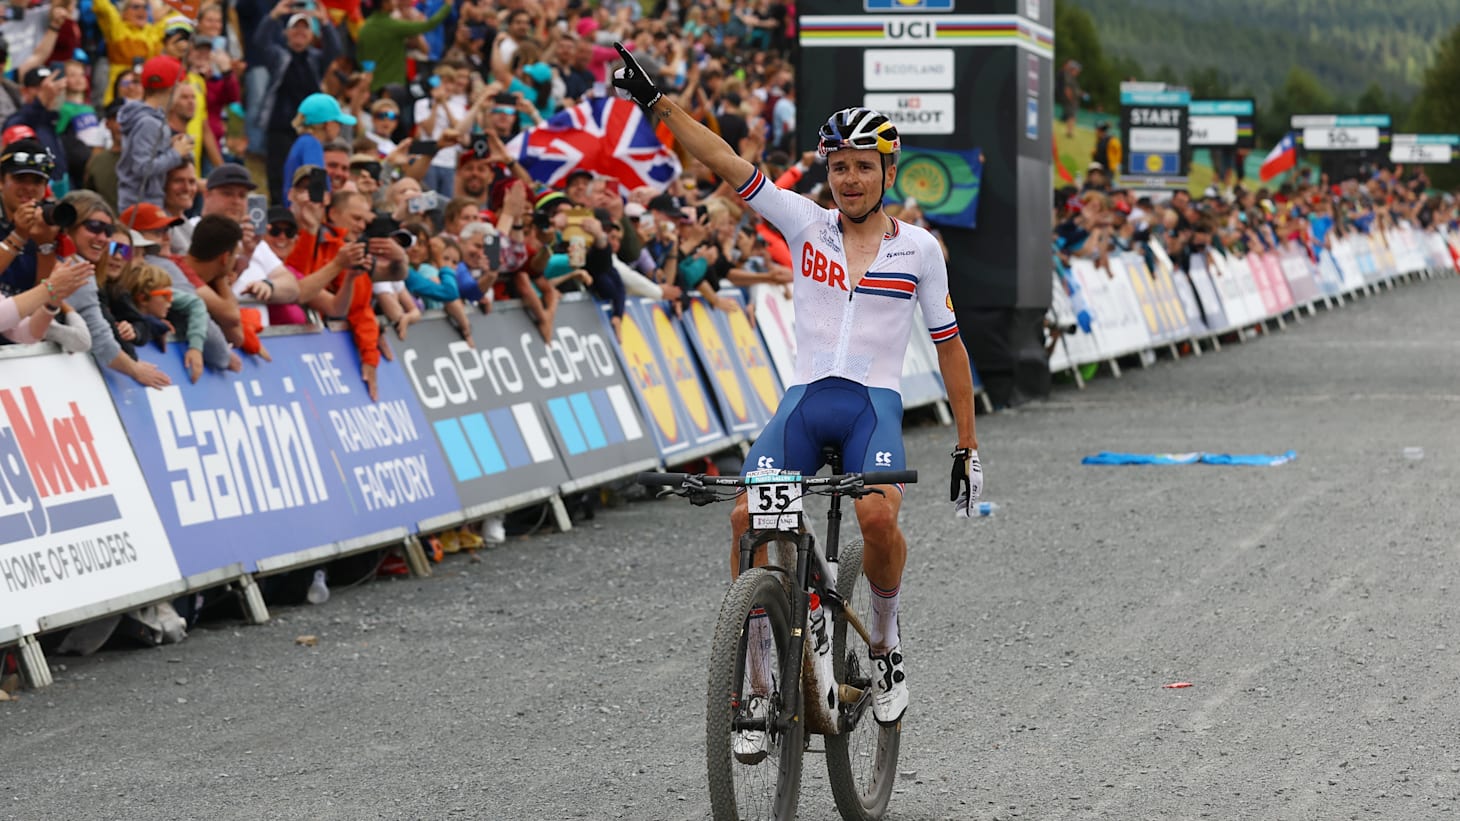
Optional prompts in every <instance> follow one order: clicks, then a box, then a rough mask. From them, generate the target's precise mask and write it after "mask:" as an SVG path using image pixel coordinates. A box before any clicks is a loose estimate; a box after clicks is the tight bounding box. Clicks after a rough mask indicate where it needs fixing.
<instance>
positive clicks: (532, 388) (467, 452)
mask: <svg viewBox="0 0 1460 821" xmlns="http://www.w3.org/2000/svg"><path fill="white" fill-rule="evenodd" d="M472 320H473V321H472V339H473V340H474V341H475V342H476V347H472V346H471V345H468V344H467V343H466V342H464V341H463V340H462V338H461V334H460V333H458V332H457V330H456V329H455V328H453V327H452V326H451V325H450V323H448V322H446V321H445V320H442V319H428V320H426V321H425V322H421V323H418V324H416V325H415V326H413V327H412V328H411V331H410V335H409V336H408V337H407V338H406V341H404V342H394V343H393V344H394V345H395V346H396V347H397V348H398V349H402V352H401V354H400V357H399V358H400V361H401V365H402V366H403V367H404V370H405V372H406V376H407V378H408V379H409V380H410V387H411V389H412V390H414V391H415V394H416V398H417V399H419V400H420V403H421V405H422V406H423V407H424V409H425V413H426V421H427V424H428V426H429V427H430V430H431V432H432V434H433V435H434V437H435V439H436V441H437V442H438V443H439V444H440V446H441V450H442V452H443V453H444V454H445V455H446V462H447V464H448V465H449V466H450V469H451V472H450V475H451V478H452V480H453V481H454V482H455V483H456V493H457V496H458V497H460V499H461V504H462V505H463V506H464V507H465V508H468V509H475V508H480V507H482V506H500V507H501V508H503V509H505V507H507V506H508V505H509V500H511V499H513V498H514V497H520V498H528V497H531V498H534V499H540V498H546V497H547V496H550V495H552V494H553V493H554V492H556V489H557V488H558V487H559V486H560V485H562V484H563V483H564V482H567V481H568V472H567V469H566V468H565V467H563V462H562V460H561V459H560V458H558V450H557V445H556V444H555V443H554V440H553V436H552V434H551V433H550V432H549V428H548V425H547V422H546V420H544V419H543V416H542V411H541V408H542V407H543V405H544V403H545V400H546V399H547V396H548V395H547V393H546V391H545V389H544V388H543V387H542V386H543V385H544V383H546V384H547V385H549V386H551V385H553V384H554V383H555V382H556V380H558V378H559V377H558V374H557V372H556V371H555V370H554V367H553V366H552V365H551V364H550V363H549V362H547V361H544V358H543V353H544V346H543V339H542V335H541V334H540V333H538V331H537V327H536V326H535V325H533V324H532V322H531V321H529V320H528V318H527V315H526V314H525V313H523V311H522V310H521V309H513V308H508V307H502V308H499V309H498V310H496V311H493V312H492V314H491V315H490V316H481V315H479V314H478V315H475V316H473V317H472ZM574 367H575V368H577V369H578V370H577V371H575V372H577V373H581V372H582V370H581V369H582V368H584V367H587V365H586V363H583V362H581V361H580V362H578V363H576V365H575V366H574Z"/></svg>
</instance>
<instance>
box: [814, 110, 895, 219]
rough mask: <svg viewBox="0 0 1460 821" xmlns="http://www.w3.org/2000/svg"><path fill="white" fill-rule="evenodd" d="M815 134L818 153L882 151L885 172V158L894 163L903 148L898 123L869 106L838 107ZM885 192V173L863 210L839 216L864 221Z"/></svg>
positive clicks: (877, 207)
mask: <svg viewBox="0 0 1460 821" xmlns="http://www.w3.org/2000/svg"><path fill="white" fill-rule="evenodd" d="M816 136H817V137H818V140H817V143H816V153H817V154H818V155H820V156H821V157H826V155H828V154H830V153H831V152H833V151H840V150H842V149H844V148H854V149H870V150H873V151H876V152H877V153H878V154H881V155H882V170H883V172H884V174H885V172H886V170H887V162H888V160H891V161H892V164H893V165H897V157H898V155H899V154H900V153H901V152H902V139H901V138H899V137H898V136H897V126H895V125H893V124H892V121H891V120H889V119H887V115H885V114H883V113H881V112H880V111H874V110H873V109H870V108H844V109H842V110H841V111H838V112H837V113H835V114H833V115H831V116H830V117H828V118H827V120H826V122H824V123H822V124H821V128H819V129H817V132H816ZM886 195H887V183H886V178H885V177H884V181H883V184H882V192H881V193H880V194H879V195H878V196H877V199H876V200H875V201H874V202H873V203H872V205H871V207H869V208H868V209H867V212H866V213H865V214H863V215H861V216H860V217H854V216H852V215H851V214H848V213H847V212H845V211H843V212H842V216H844V217H846V218H847V219H849V220H851V221H852V222H855V223H859V224H860V223H863V222H866V220H867V218H868V217H870V216H872V215H873V214H874V213H876V212H877V210H878V209H880V208H881V207H882V198H883V197H884V196H886Z"/></svg>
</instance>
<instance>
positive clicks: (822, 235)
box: [613, 44, 983, 760]
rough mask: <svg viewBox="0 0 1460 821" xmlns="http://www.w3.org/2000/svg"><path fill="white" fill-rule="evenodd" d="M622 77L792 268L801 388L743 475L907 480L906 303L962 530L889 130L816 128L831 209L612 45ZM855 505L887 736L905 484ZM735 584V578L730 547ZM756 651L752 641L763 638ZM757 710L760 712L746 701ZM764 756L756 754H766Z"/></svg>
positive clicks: (948, 351) (951, 360)
mask: <svg viewBox="0 0 1460 821" xmlns="http://www.w3.org/2000/svg"><path fill="white" fill-rule="evenodd" d="M616 48H617V49H618V51H619V55H620V56H621V57H622V59H623V61H624V68H623V69H621V70H620V71H618V72H616V73H615V77H614V80H613V84H614V85H615V86H616V87H618V88H620V89H622V90H624V91H625V92H627V93H628V95H629V96H631V97H632V98H633V99H634V101H635V102H637V103H638V104H639V105H641V106H643V107H644V108H645V109H646V110H647V111H648V112H649V113H650V114H651V115H653V116H657V117H658V118H659V119H661V120H663V122H664V123H665V124H666V125H667V126H668V127H669V129H670V131H672V132H673V133H674V138H675V139H676V140H677V141H678V142H679V144H680V145H682V146H684V148H685V150H686V151H688V152H689V153H690V154H692V155H694V156H695V157H696V158H697V159H699V160H700V161H701V162H703V163H704V164H705V165H706V167H708V168H709V169H710V170H711V171H713V172H714V173H715V174H717V175H718V176H719V177H720V178H722V179H724V180H726V181H727V182H729V183H730V184H731V185H734V186H736V190H737V191H738V193H739V194H740V196H741V198H742V199H744V200H745V202H746V203H747V204H748V205H749V206H750V207H751V208H753V209H755V211H756V212H757V213H759V214H760V215H761V216H763V217H765V219H766V220H768V221H769V222H770V223H771V224H772V225H774V226H775V227H776V228H777V229H778V230H779V231H780V232H781V235H782V236H784V237H785V238H786V240H787V244H788V245H789V246H790V248H791V253H792V257H793V258H795V257H798V256H799V257H800V260H801V275H800V276H799V277H797V278H796V281H795V284H794V285H793V292H792V293H793V299H794V304H795V308H796V335H797V340H796V343H797V344H796V375H795V382H796V384H794V385H792V386H791V387H790V388H789V389H788V390H787V391H786V394H785V397H784V398H783V399H782V400H781V403H780V406H779V407H778V408H777V410H776V414H775V417H774V418H773V419H771V421H770V423H769V424H767V425H766V428H765V430H764V431H763V432H762V434H761V436H760V438H759V439H757V440H756V443H755V446H754V447H753V448H752V449H751V451H750V454H749V455H748V456H747V457H746V460H745V464H746V467H747V469H757V468H779V469H785V470H792V471H800V472H802V473H804V474H807V475H810V474H814V473H816V471H817V470H819V469H820V468H821V467H822V459H821V451H822V448H823V447H827V446H835V447H837V448H839V449H840V451H841V453H842V458H843V464H844V466H845V469H846V470H848V471H858V472H868V471H876V470H902V469H903V468H904V466H905V465H904V458H903V447H902V398H901V395H900V394H899V392H898V391H899V388H900V386H901V377H902V365H903V358H904V356H905V354H906V350H907V343H908V340H909V338H910V336H911V334H912V332H913V327H912V326H913V322H914V318H915V314H914V311H913V308H914V306H915V305H920V306H922V309H923V318H924V320H925V322H926V323H927V330H928V333H929V334H930V335H931V336H932V339H933V341H934V342H935V343H936V345H937V351H938V367H939V369H940V370H941V371H942V375H943V382H944V384H945V385H946V386H947V389H948V397H949V400H950V402H951V403H952V405H953V413H954V418H955V420H956V422H957V427H958V443H957V446H956V447H955V449H954V451H953V489H952V491H951V492H950V498H951V501H953V502H954V505H955V515H957V516H959V517H962V518H971V517H972V516H973V509H974V506H975V503H976V502H977V500H978V497H979V494H980V493H981V491H982V489H983V469H982V467H981V466H980V464H979V460H978V440H977V438H976V437H975V435H974V422H973V416H974V410H973V400H974V395H973V377H972V370H971V368H970V366H969V361H968V352H967V350H965V349H964V347H963V344H962V342H961V341H960V340H959V336H958V323H957V320H956V318H955V317H954V314H953V301H952V299H951V298H950V297H949V295H948V272H947V268H946V265H945V263H944V260H943V253H942V250H941V248H940V247H939V245H938V242H937V240H936V239H934V237H933V236H932V234H930V233H928V232H927V231H926V230H925V229H922V228H918V227H916V226H913V225H908V224H906V223H902V222H898V221H897V220H895V219H893V218H891V217H889V216H887V215H886V214H885V213H882V212H881V208H882V198H883V196H884V195H885V194H886V192H887V189H888V187H890V186H891V185H892V181H893V179H895V178H896V176H897V158H898V152H899V150H900V149H901V142H900V141H899V139H898V136H897V129H896V127H895V126H893V125H892V123H891V122H889V121H888V119H887V118H886V117H885V116H883V115H882V114H879V113H878V112H876V111H873V110H871V109H867V108H847V109H843V110H841V111H838V112H836V113H835V114H833V115H831V117H830V119H828V120H827V121H826V123H825V124H823V125H822V126H821V128H820V131H819V136H820V142H819V145H818V148H817V150H818V153H819V154H820V155H821V156H822V157H825V158H826V163H827V184H828V185H829V186H830V188H831V192H832V197H833V198H834V200H835V202H836V206H837V207H836V208H834V209H826V208H822V207H821V206H819V205H817V204H816V203H814V202H812V201H811V200H808V199H806V198H804V197H802V196H800V195H798V194H796V193H794V192H791V191H784V190H781V189H779V188H777V187H776V186H775V185H773V184H771V183H770V182H769V181H768V180H767V179H766V177H765V175H763V174H762V173H761V172H760V171H759V170H758V169H757V168H756V167H755V166H754V165H751V164H750V163H749V162H747V161H746V160H744V159H742V158H741V157H740V156H739V155H738V154H737V153H736V151H735V150H734V149H732V148H731V147H730V146H729V145H728V144H727V143H725V141H723V140H722V139H720V137H719V136H718V135H716V134H715V133H714V132H713V131H710V130H709V129H708V128H706V127H705V126H704V125H702V124H700V123H699V122H697V121H695V120H694V119H693V118H691V117H690V116H689V115H688V114H686V113H685V111H684V109H682V108H680V107H679V106H678V105H676V104H675V103H674V102H673V101H672V100H670V99H669V98H668V97H665V96H663V95H662V94H660V92H659V89H658V88H657V87H656V86H655V84H654V81H653V80H652V79H651V78H650V77H649V76H648V75H647V74H646V73H645V72H644V70H643V68H642V67H641V66H640V65H639V64H638V62H637V61H636V60H635V59H634V57H633V55H632V54H630V53H629V52H628V51H626V50H625V49H624V48H623V46H622V45H621V44H618V45H616ZM881 489H882V491H883V493H882V494H881V495H877V494H873V495H869V496H867V497H864V498H862V499H859V500H857V503H856V509H857V520H858V523H859V524H860V525H861V530H862V538H863V541H864V546H863V554H862V555H863V568H864V571H865V573H866V575H867V581H868V582H870V583H871V586H872V594H873V595H872V613H873V619H872V624H871V625H870V631H871V642H870V648H869V653H870V655H871V661H872V662H873V664H874V665H875V667H876V672H877V675H876V677H875V681H876V687H875V691H874V693H873V702H872V712H873V715H874V716H875V717H876V719H877V721H878V722H880V723H882V724H896V723H897V722H898V721H900V720H901V719H902V716H903V713H904V712H905V711H906V710H907V703H908V693H907V677H906V672H905V670H904V667H903V654H902V649H901V646H900V642H899V637H898V629H897V609H898V597H899V593H900V591H901V584H902V571H903V565H904V564H905V563H906V559H907V542H906V540H905V539H904V538H903V535H902V531H901V530H900V529H899V528H898V526H897V513H898V509H899V508H900V506H901V504H902V493H901V488H900V487H896V486H884V487H883V488H881ZM749 520H750V516H749V509H748V506H747V502H746V499H745V497H744V496H742V497H741V498H740V499H739V500H738V501H737V502H736V506H735V511H734V512H733V513H732V514H731V525H732V528H733V529H734V532H735V541H734V542H733V543H732V544H738V542H739V538H740V534H742V533H744V532H745V529H746V527H747V526H748V525H749ZM730 566H731V568H732V573H733V572H735V570H736V569H738V567H739V561H738V548H736V549H735V550H732V552H731V561H730ZM762 622H763V620H752V622H751V624H750V630H751V635H750V642H749V644H750V647H751V648H752V653H753V654H754V655H758V656H761V657H762V659H763V661H762V663H761V664H760V665H759V666H760V667H762V668H765V669H764V670H762V673H761V675H760V676H757V675H756V670H757V665H755V664H752V667H751V673H752V679H753V681H752V689H754V690H756V691H757V692H760V689H761V688H762V687H763V686H765V684H766V682H768V681H769V672H768V667H769V659H768V658H767V657H766V654H765V653H764V652H763V650H762V648H763V647H764V646H765V645H766V644H768V643H769V642H768V637H766V636H765V635H764V629H765V628H764V626H763V623H762ZM758 639H759V640H758ZM751 701H752V705H751V707H752V710H754V709H755V704H754V701H755V700H754V699H753V698H752V700H751ZM764 744H765V741H764V733H762V732H760V731H744V732H742V737H741V738H740V739H738V740H737V743H736V756H737V758H740V759H741V760H747V759H749V758H752V757H753V753H754V752H755V750H754V748H755V746H756V745H760V748H761V749H764ZM762 755H763V754H762Z"/></svg>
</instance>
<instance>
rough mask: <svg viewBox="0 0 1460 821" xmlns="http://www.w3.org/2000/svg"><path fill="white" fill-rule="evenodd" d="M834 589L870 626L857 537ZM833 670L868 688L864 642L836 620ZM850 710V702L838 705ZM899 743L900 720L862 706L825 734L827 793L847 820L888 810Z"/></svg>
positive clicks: (871, 818)
mask: <svg viewBox="0 0 1460 821" xmlns="http://www.w3.org/2000/svg"><path fill="white" fill-rule="evenodd" d="M836 589H837V593H839V594H840V595H841V597H842V599H843V600H844V601H845V602H846V605H847V607H848V608H849V609H851V611H852V612H854V613H856V614H857V616H858V617H859V618H860V619H861V620H862V624H864V625H868V626H870V625H871V624H872V599H871V591H870V590H868V588H867V579H866V577H865V576H863V575H862V540H861V539H857V540H855V541H853V542H851V543H849V544H847V545H845V546H843V547H842V548H841V555H840V557H839V567H838V570H837V585H836ZM831 647H832V653H833V655H832V668H833V670H834V671H835V673H836V680H837V682H838V683H840V684H851V685H853V686H855V687H858V688H863V689H866V688H870V687H871V686H872V666H871V664H872V662H871V660H870V659H868V658H867V643H866V642H864V641H862V637H861V635H859V634H858V633H857V631H856V630H855V629H854V628H852V627H851V626H850V625H848V624H847V622H846V620H845V619H837V620H836V628H835V630H834V631H833V632H832V645H831ZM840 709H841V711H842V713H843V714H844V715H845V714H849V713H850V712H851V711H852V710H853V705H849V704H843V705H841V708H840ZM901 744H902V722H900V721H899V722H898V723H897V724H896V725H894V726H891V727H884V726H882V725H881V724H878V723H877V720H876V719H875V718H873V716H872V706H871V704H867V705H866V708H865V710H863V711H862V713H861V717H860V718H859V719H858V720H857V723H856V725H855V726H853V727H851V728H850V729H847V730H845V731H844V732H842V733H840V734H838V735H829V736H826V770H827V775H828V776H829V777H830V779H831V794H832V796H833V797H834V798H835V799H836V806H837V809H838V810H840V811H841V814H842V818H844V819H846V821H878V819H880V818H882V816H883V815H884V814H885V813H886V812H887V803H888V801H889V800H891V798H892V787H893V783H894V782H895V781H896V780H897V753H898V749H899V748H900V747H901Z"/></svg>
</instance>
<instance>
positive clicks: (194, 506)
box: [106, 331, 460, 576]
mask: <svg viewBox="0 0 1460 821" xmlns="http://www.w3.org/2000/svg"><path fill="white" fill-rule="evenodd" d="M263 341H264V344H265V345H266V347H268V349H269V352H270V354H271V355H272V356H273V361H272V362H265V361H262V360H260V359H257V358H254V357H245V358H244V360H243V370H242V371H241V372H239V373H231V372H227V373H220V372H213V371H208V372H205V373H204V374H203V376H202V378H200V379H199V380H198V383H197V384H191V383H190V381H189V379H188V375H187V371H186V369H185V368H184V367H183V361H182V356H183V352H184V350H183V346H181V345H173V346H171V347H170V348H169V349H168V351H167V352H166V353H161V352H158V351H157V350H155V349H153V348H139V349H138V355H139V356H141V357H142V359H143V360H145V361H148V362H152V363H153V364H155V365H157V366H158V367H159V368H161V369H162V370H163V372H165V373H166V374H167V375H168V376H170V377H172V385H170V386H168V387H166V388H163V389H161V390H153V389H150V388H144V387H142V386H141V385H138V384H137V383H136V382H134V381H133V380H131V379H128V378H125V377H122V376H120V375H119V374H116V373H114V372H112V371H107V372H106V382H107V385H108V387H109V388H110V389H111V393H112V397H113V400H114V401H115V402H116V406H117V410H118V412H119V413H120V415H121V417H122V421H123V422H124V423H125V424H126V426H127V429H128V431H130V432H131V438H132V447H133V449H134V450H135V451H136V453H137V460H138V461H139V462H140V463H141V465H142V470H143V473H144V475H145V476H146V477H147V486H148V487H149V488H150V489H151V490H152V498H153V501H154V502H155V503H156V505H157V511H158V513H159V514H161V516H162V522H163V525H164V526H165V527H166V528H167V533H168V537H169V538H170V539H171V542H172V547H173V553H174V555H176V557H177V564H178V567H179V568H180V569H181V570H182V573H183V575H184V576H193V575H196V574H198V573H203V572H206V571H209V570H214V569H217V568H220V567H225V566H227V565H230V564H233V563H235V562H242V563H243V564H244V566H245V569H247V570H249V571H253V570H256V569H257V563H258V561H259V560H260V559H266V558H273V557H277V556H287V555H290V554H293V553H297V552H300V551H303V550H309V549H312V548H318V547H325V546H330V545H336V544H340V543H342V542H346V541H350V540H353V539H359V538H362V537H368V536H374V535H377V534H384V533H387V532H389V531H392V530H396V529H398V528H400V527H402V526H403V525H407V524H410V523H412V522H416V521H419V520H421V519H425V518H428V517H430V516H435V515H439V514H441V513H445V512H447V511H453V510H457V509H459V508H460V503H459V502H458V500H457V498H456V494H455V492H454V491H453V489H452V487H451V482H450V476H449V474H448V473H447V472H446V469H445V465H444V462H443V461H442V458H441V452H440V450H439V449H438V448H437V446H436V443H435V442H434V441H432V438H431V436H430V434H429V430H428V428H427V427H426V420H425V418H424V417H423V416H422V414H421V411H420V408H419V406H417V405H416V403H415V402H414V400H413V399H412V398H411V395H410V389H409V387H408V386H407V384H406V380H405V376H404V374H402V372H401V370H400V368H399V366H397V365H394V364H392V363H389V362H382V363H381V365H380V368H379V370H378V380H379V381H378V385H379V397H380V398H379V401H376V402H372V401H371V400H370V395H369V394H368V393H366V390H365V384H364V382H363V381H361V379H360V364H359V358H358V356H357V355H356V353H355V346H354V343H353V341H352V340H351V337H350V336H349V335H348V334H346V333H341V332H330V331H326V332H322V333H308V334H288V335H282V336H266V337H264V340H263Z"/></svg>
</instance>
